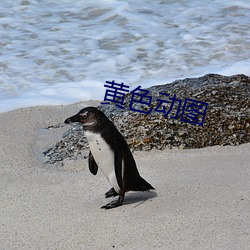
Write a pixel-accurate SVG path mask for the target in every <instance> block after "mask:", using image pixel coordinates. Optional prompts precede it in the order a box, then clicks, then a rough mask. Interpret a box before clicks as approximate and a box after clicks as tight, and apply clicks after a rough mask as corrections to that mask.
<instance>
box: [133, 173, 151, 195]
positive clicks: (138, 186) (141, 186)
mask: <svg viewBox="0 0 250 250" xmlns="http://www.w3.org/2000/svg"><path fill="white" fill-rule="evenodd" d="M150 189H154V187H152V186H151V185H150V184H149V183H148V182H147V181H145V180H144V179H143V178H142V177H141V176H139V178H138V179H137V181H136V183H135V184H134V185H133V187H132V190H131V191H149V190H150Z"/></svg>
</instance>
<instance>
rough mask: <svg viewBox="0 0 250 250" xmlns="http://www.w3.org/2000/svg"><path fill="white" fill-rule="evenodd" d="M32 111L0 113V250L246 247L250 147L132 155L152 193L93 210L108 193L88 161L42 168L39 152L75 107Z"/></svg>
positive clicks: (51, 141) (130, 195)
mask: <svg viewBox="0 0 250 250" xmlns="http://www.w3.org/2000/svg"><path fill="white" fill-rule="evenodd" d="M97 104H98V103H95V102H83V103H77V104H74V105H68V106H40V107H31V108H25V109H17V110H14V111H9V112H5V113H0V127H1V133H0V138H1V146H0V147H1V150H0V159H1V160H0V188H1V193H0V202H1V204H0V221H1V226H0V249H8V250H11V249H248V248H249V245H250V234H249V228H250V218H249V217H250V212H249V211H250V196H249V191H250V182H249V175H250V168H249V166H250V163H249V162H250V155H249V152H250V144H249V143H247V144H242V145H239V146H224V147H223V146H214V147H206V148H202V149H188V150H181V149H175V148H174V149H166V150H163V151H160V150H151V151H147V152H145V151H136V152H134V153H133V154H134V157H135V160H136V162H137V166H138V169H139V171H140V174H141V175H142V177H143V178H145V179H146V180H147V181H148V182H149V183H150V184H152V185H153V186H154V187H155V191H152V192H144V193H139V192H138V193H136V192H130V193H127V194H126V196H125V201H124V205H123V206H121V207H118V208H115V209H111V210H103V209H100V207H101V206H102V205H104V204H106V203H107V202H108V201H109V200H110V199H108V200H107V199H105V197H104V193H105V192H106V191H108V190H109V189H110V186H109V184H108V182H107V180H106V179H105V177H104V176H103V175H102V173H101V172H100V171H99V172H98V174H97V175H96V176H93V175H92V174H91V173H90V172H89V169H88V159H84V160H77V161H73V160H64V161H63V162H61V163H60V164H44V163H43V154H42V152H43V151H44V150H46V149H48V148H49V147H52V146H53V145H54V144H55V143H56V142H57V141H58V140H60V138H61V136H62V134H63V132H64V131H66V130H67V129H68V126H65V127H61V128H59V129H51V130H48V129H46V128H48V126H51V125H55V124H59V123H63V121H64V120H65V119H66V118H67V117H69V116H71V115H73V114H75V113H76V112H78V111H79V110H80V109H81V108H83V107H85V106H90V105H97Z"/></svg>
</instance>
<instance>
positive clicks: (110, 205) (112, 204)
mask: <svg viewBox="0 0 250 250" xmlns="http://www.w3.org/2000/svg"><path fill="white" fill-rule="evenodd" d="M123 200H124V197H123V196H119V198H118V200H116V201H111V202H110V203H108V204H106V205H104V206H102V207H101V208H104V209H110V208H114V207H119V206H121V205H122V203H123Z"/></svg>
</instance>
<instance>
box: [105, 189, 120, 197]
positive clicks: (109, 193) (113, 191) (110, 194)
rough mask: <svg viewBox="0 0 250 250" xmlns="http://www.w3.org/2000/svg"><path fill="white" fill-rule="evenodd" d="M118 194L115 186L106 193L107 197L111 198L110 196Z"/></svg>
mask: <svg viewBox="0 0 250 250" xmlns="http://www.w3.org/2000/svg"><path fill="white" fill-rule="evenodd" d="M117 195H118V193H117V192H116V191H115V189H114V188H111V189H110V190H109V191H108V192H107V193H105V197H106V198H109V197H112V196H113V197H115V196H117Z"/></svg>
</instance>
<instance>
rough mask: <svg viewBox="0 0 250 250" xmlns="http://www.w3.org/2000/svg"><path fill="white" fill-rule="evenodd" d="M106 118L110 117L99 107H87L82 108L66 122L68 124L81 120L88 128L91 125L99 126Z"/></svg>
mask: <svg viewBox="0 0 250 250" xmlns="http://www.w3.org/2000/svg"><path fill="white" fill-rule="evenodd" d="M106 119H108V118H107V117H106V116H105V115H104V114H103V113H102V112H101V111H100V110H98V109H97V108H94V107H87V108H84V109H82V110H80V111H79V112H78V113H77V114H76V115H73V116H71V117H69V118H68V119H66V120H65V121H64V122H65V123H67V124H70V123H73V122H79V123H81V124H82V125H83V126H84V127H85V128H87V127H91V126H98V125H100V124H101V123H102V121H104V120H106Z"/></svg>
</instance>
